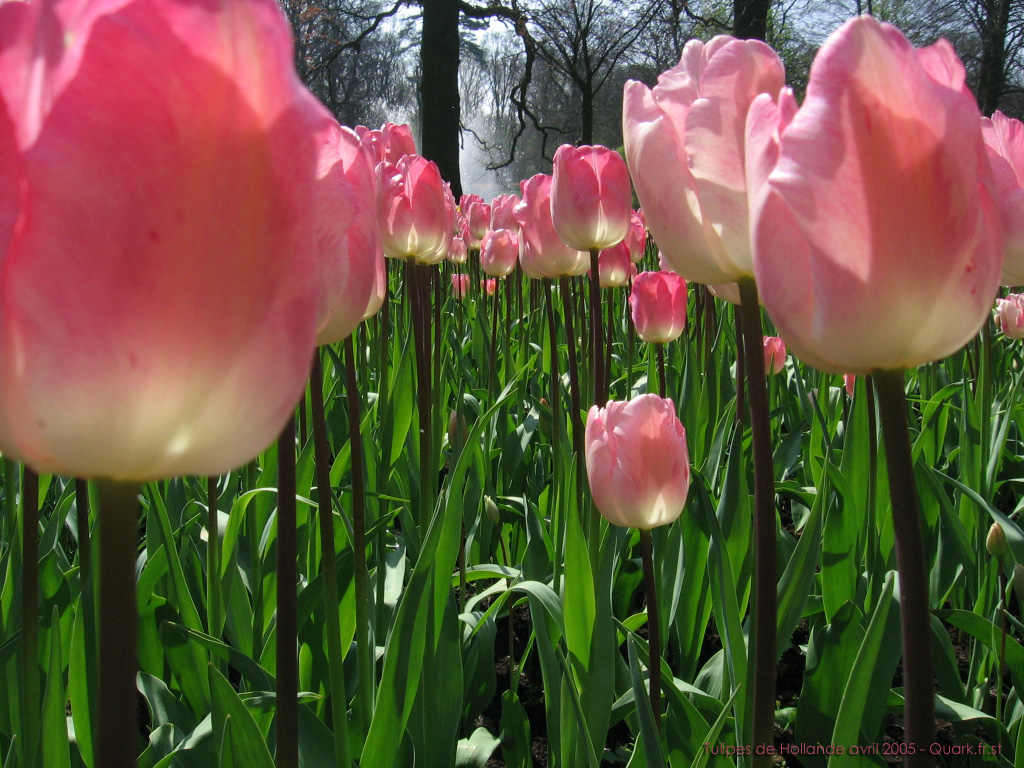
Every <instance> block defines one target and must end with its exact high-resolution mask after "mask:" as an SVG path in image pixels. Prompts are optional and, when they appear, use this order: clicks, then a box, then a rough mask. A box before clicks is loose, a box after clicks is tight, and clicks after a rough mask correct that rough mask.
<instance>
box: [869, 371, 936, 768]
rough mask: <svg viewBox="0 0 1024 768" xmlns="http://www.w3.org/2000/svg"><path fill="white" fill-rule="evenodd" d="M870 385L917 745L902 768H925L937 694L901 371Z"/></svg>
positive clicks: (908, 717)
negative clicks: (886, 485)
mask: <svg viewBox="0 0 1024 768" xmlns="http://www.w3.org/2000/svg"><path fill="white" fill-rule="evenodd" d="M874 383H875V392H876V394H877V396H878V411H879V416H880V417H881V421H882V439H883V440H884V441H885V460H886V465H887V468H888V471H889V494H890V498H891V499H892V521H893V532H894V534H895V539H896V567H897V570H898V571H899V576H900V620H901V622H902V629H903V713H904V714H903V722H904V726H903V727H904V741H905V742H906V743H907V744H913V745H914V746H915V749H914V752H913V754H911V755H908V756H907V758H906V762H905V765H906V766H908V768H924V767H925V766H932V765H934V764H935V761H934V759H932V758H931V757H929V755H928V745H929V744H931V742H932V741H934V740H935V694H934V688H933V677H932V659H931V640H930V639H929V633H930V631H931V630H930V629H929V627H930V618H931V616H930V611H929V607H928V580H927V579H928V577H927V573H928V572H927V570H926V568H925V557H924V542H923V538H922V535H921V515H920V512H919V507H918V500H917V486H916V484H915V481H914V462H913V459H912V457H911V449H910V427H909V423H908V420H907V399H906V395H905V394H904V392H903V371H878V372H876V373H875V374H874Z"/></svg>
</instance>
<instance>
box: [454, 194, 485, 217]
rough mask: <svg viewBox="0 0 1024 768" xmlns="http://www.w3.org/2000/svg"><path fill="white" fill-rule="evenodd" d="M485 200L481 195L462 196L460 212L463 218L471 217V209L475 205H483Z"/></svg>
mask: <svg viewBox="0 0 1024 768" xmlns="http://www.w3.org/2000/svg"><path fill="white" fill-rule="evenodd" d="M483 201H484V199H483V198H482V197H480V195H462V196H461V197H459V211H460V212H461V213H462V215H463V216H468V215H469V207H470V206H471V205H473V203H482V202H483Z"/></svg>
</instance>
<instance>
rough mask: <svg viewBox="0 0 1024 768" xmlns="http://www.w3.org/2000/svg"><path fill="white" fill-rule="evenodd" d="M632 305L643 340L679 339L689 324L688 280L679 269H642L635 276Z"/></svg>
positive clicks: (664, 341) (653, 341)
mask: <svg viewBox="0 0 1024 768" xmlns="http://www.w3.org/2000/svg"><path fill="white" fill-rule="evenodd" d="M629 307H630V310H631V312H632V316H633V325H635V326H636V333H637V336H639V337H640V338H641V339H643V340H644V341H646V342H649V343H653V344H666V343H668V342H670V341H675V340H676V339H677V338H679V335H680V334H681V333H682V332H683V328H685V327H686V281H685V280H683V278H681V277H680V276H679V275H678V274H676V273H675V272H641V273H640V274H639V275H637V276H636V277H635V278H634V279H633V290H632V291H631V292H630V294H629Z"/></svg>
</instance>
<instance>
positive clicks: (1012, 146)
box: [981, 112, 1024, 285]
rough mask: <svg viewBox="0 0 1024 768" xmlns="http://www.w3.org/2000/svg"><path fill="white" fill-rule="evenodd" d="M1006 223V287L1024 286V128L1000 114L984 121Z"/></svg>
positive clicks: (997, 113)
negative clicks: (1023, 284)
mask: <svg viewBox="0 0 1024 768" xmlns="http://www.w3.org/2000/svg"><path fill="white" fill-rule="evenodd" d="M981 134H982V136H984V138H985V144H986V145H987V147H988V158H989V161H990V163H991V165H992V173H993V175H994V177H995V183H996V203H997V204H998V206H999V213H1000V216H1001V219H1002V223H1003V235H1004V237H1005V246H1004V248H1005V250H1004V255H1003V274H1002V278H1001V279H1000V282H1001V283H1002V284H1003V285H1021V284H1022V283H1024V124H1022V123H1021V121H1020V120H1016V119H1014V118H1012V117H1007V116H1006V115H1004V114H1003V113H1002V112H996V113H995V114H994V115H992V117H991V119H990V118H987V117H983V118H981Z"/></svg>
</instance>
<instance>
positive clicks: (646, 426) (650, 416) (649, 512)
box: [585, 395, 690, 529]
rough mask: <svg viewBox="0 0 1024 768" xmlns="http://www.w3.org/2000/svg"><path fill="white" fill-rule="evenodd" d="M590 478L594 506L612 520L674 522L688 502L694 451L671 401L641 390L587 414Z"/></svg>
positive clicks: (639, 524)
mask: <svg viewBox="0 0 1024 768" xmlns="http://www.w3.org/2000/svg"><path fill="white" fill-rule="evenodd" d="M585 440H586V447H585V452H586V464H587V479H588V481H589V482H590V490H591V494H592V495H593V498H594V505H595V506H596V507H597V509H598V511H600V513H601V514H602V515H604V517H605V518H606V519H607V520H608V522H610V523H613V524H614V525H621V526H628V527H631V528H641V529H650V528H654V527H656V526H659V525H665V524H667V523H671V522H672V521H673V520H675V519H676V518H677V517H679V513H680V512H682V511H683V506H684V505H685V504H686V496H687V493H688V492H689V488H690V456H689V452H688V450H687V447H686V430H685V429H683V425H682V424H681V423H680V421H679V418H678V417H677V416H676V413H675V405H674V404H673V402H672V401H671V400H668V399H663V398H660V397H658V396H657V395H641V396H640V397H638V398H636V399H634V400H631V401H629V402H615V401H609V403H608V404H607V405H606V406H605V407H604V408H598V407H597V406H596V405H595V406H594V407H592V408H591V409H590V413H589V414H587V427H586V434H585Z"/></svg>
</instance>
